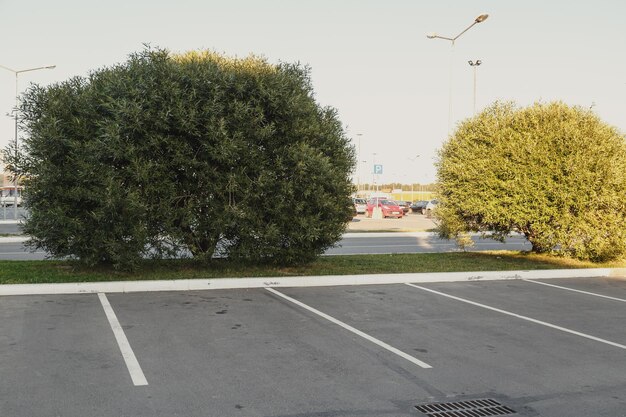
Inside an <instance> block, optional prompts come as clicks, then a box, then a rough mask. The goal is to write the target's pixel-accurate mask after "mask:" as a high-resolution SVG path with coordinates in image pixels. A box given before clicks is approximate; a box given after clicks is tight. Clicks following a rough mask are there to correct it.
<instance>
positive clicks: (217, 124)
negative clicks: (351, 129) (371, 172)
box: [21, 49, 354, 267]
mask: <svg viewBox="0 0 626 417" xmlns="http://www.w3.org/2000/svg"><path fill="white" fill-rule="evenodd" d="M22 103H23V104H22V107H21V111H22V122H23V127H24V129H25V130H26V132H27V136H26V138H25V139H24V150H25V154H26V155H27V162H26V163H23V164H22V165H23V168H22V169H23V171H24V172H25V173H27V175H28V178H29V180H28V183H27V186H28V188H27V190H28V192H27V194H26V204H27V206H28V207H29V209H30V213H31V215H30V218H29V219H28V221H27V222H26V224H25V227H24V229H25V231H26V233H28V234H30V235H31V241H30V244H31V245H32V246H33V247H35V248H41V249H44V250H46V251H49V252H50V253H51V254H52V255H53V256H57V257H60V256H70V257H73V258H77V259H80V260H81V261H84V262H86V263H89V264H98V263H108V264H113V265H116V266H118V267H131V266H132V265H134V264H135V263H137V262H138V261H139V260H140V259H141V258H142V257H146V256H153V257H163V256H172V255H174V254H176V253H180V251H186V252H188V253H190V254H192V255H193V256H194V257H195V258H197V259H204V260H208V259H210V258H211V257H212V256H213V255H214V254H215V253H216V250H217V251H218V252H219V254H221V255H227V256H230V257H232V258H239V259H246V260H253V261H267V262H276V263H282V264H291V263H298V262H307V261H310V260H312V259H314V258H315V257H316V256H317V255H319V254H321V253H323V252H324V251H325V250H326V249H327V248H328V247H330V246H332V245H333V244H335V242H337V241H338V240H339V238H340V237H341V234H342V233H343V231H344V230H345V221H346V218H347V216H348V214H349V213H350V204H351V203H350V202H349V198H348V197H349V195H350V192H351V187H352V186H351V183H350V178H349V175H350V172H351V170H352V166H353V165H354V151H353V149H352V148H351V147H350V146H349V142H348V139H347V138H346V136H345V133H344V131H343V129H342V126H341V123H340V122H339V120H338V118H337V114H336V112H335V111H334V110H333V109H331V108H322V107H320V106H319V105H318V104H317V103H316V102H315V100H314V97H313V89H312V86H311V81H310V78H309V69H308V68H306V67H302V66H300V65H299V64H287V63H282V64H279V65H272V64H269V63H267V62H266V61H265V60H263V59H261V58H257V57H253V56H252V57H248V58H245V59H237V58H229V57H226V56H223V55H219V54H216V53H213V52H209V51H196V52H190V53H186V54H182V55H174V54H170V53H168V52H167V51H165V50H152V49H146V50H144V51H142V52H140V53H137V54H134V55H131V56H130V57H129V59H128V61H127V62H125V63H122V64H119V65H116V66H112V67H109V68H104V69H100V70H98V71H94V72H93V73H91V74H90V75H89V77H87V78H79V77H77V78H73V79H71V80H68V81H66V82H62V83H59V84H55V85H52V86H50V87H46V88H44V87H38V86H34V87H32V88H30V89H29V90H28V91H27V92H26V93H25V95H24V97H23V100H22Z"/></svg>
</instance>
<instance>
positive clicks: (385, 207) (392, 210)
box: [367, 198, 404, 219]
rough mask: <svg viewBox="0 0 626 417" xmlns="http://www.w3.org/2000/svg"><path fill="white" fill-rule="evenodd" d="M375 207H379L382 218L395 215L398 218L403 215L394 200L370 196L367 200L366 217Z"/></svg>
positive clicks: (369, 215) (370, 215)
mask: <svg viewBox="0 0 626 417" xmlns="http://www.w3.org/2000/svg"><path fill="white" fill-rule="evenodd" d="M375 207H380V209H381V211H382V214H383V218H385V217H397V218H399V219H401V218H402V216H404V211H403V210H402V207H400V206H399V205H398V204H397V203H396V202H395V201H391V200H386V199H382V198H372V199H371V200H369V201H368V202H367V217H372V213H373V212H374V208H375Z"/></svg>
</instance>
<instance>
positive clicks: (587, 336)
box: [406, 283, 626, 350]
mask: <svg viewBox="0 0 626 417" xmlns="http://www.w3.org/2000/svg"><path fill="white" fill-rule="evenodd" d="M406 285H408V286H410V287H413V288H418V289H420V290H424V291H428V292H431V293H433V294H437V295H441V296H443V297H448V298H451V299H453V300H457V301H461V302H463V303H467V304H471V305H474V306H477V307H481V308H486V309H487V310H491V311H495V312H498V313H502V314H506V315H508V316H512V317H517V318H518V319H522V320H526V321H530V322H532V323H536V324H541V325H542V326H546V327H550V328H552V329H556V330H560V331H562V332H565V333H570V334H573V335H576V336H580V337H584V338H585V339H590V340H594V341H596V342H600V343H604V344H607V345H610V346H615V347H618V348H620V349H625V350H626V346H624V345H621V344H619V343H615V342H611V341H610V340H605V339H600V338H599V337H595V336H591V335H588V334H585V333H581V332H577V331H575V330H571V329H567V328H565V327H561V326H557V325H554V324H551V323H547V322H545V321H541V320H536V319H533V318H531V317H526V316H522V315H520V314H515V313H511V312H510V311H506V310H500V309H499V308H495V307H490V306H488V305H485V304H480V303H477V302H475V301H470V300H467V299H465V298H461V297H456V296H454V295H450V294H446V293H443V292H440V291H435V290H431V289H430V288H425V287H421V286H419V285H415V284H409V283H406Z"/></svg>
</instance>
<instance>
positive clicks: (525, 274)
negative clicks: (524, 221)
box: [0, 268, 626, 296]
mask: <svg viewBox="0 0 626 417" xmlns="http://www.w3.org/2000/svg"><path fill="white" fill-rule="evenodd" d="M612 276H620V277H626V269H611V268H594V269H553V270H536V271H488V272H439V273H419V274H417V273H413V274H376V275H328V276H310V277H274V278H218V279H186V280H171V281H167V280H164V281H115V282H89V283H82V282H77V283H62V284H7V285H0V296H3V295H47V294H94V293H100V292H102V293H130V292H152V291H190V290H194V291H196V290H218V289H242V288H270V287H326V286H345V285H380V284H403V283H407V282H411V283H429V282H476V281H495V280H519V279H552V278H600V277H612Z"/></svg>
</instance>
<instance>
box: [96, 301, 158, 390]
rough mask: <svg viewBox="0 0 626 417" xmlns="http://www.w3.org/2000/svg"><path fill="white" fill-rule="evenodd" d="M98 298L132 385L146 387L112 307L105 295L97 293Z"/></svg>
mask: <svg viewBox="0 0 626 417" xmlns="http://www.w3.org/2000/svg"><path fill="white" fill-rule="evenodd" d="M98 298H99V299H100V302H101V303H102V308H104V313H105V314H106V316H107V319H109V324H110V325H111V329H112V330H113V334H114V335H115V340H117V344H118V346H119V347H120V351H121V352H122V357H123V358H124V362H126V367H127V368H128V372H129V373H130V377H131V379H132V380H133V384H134V385H135V386H139V385H148V381H147V380H146V377H145V376H144V374H143V371H142V370H141V366H139V362H137V357H135V353H134V352H133V349H132V348H131V347H130V343H128V339H127V338H126V335H125V334H124V330H123V329H122V326H121V325H120V322H119V321H118V320H117V316H116V315H115V312H114V311H113V307H111V304H109V300H108V299H107V297H106V295H105V294H103V293H101V292H100V293H98Z"/></svg>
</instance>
